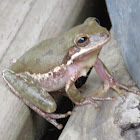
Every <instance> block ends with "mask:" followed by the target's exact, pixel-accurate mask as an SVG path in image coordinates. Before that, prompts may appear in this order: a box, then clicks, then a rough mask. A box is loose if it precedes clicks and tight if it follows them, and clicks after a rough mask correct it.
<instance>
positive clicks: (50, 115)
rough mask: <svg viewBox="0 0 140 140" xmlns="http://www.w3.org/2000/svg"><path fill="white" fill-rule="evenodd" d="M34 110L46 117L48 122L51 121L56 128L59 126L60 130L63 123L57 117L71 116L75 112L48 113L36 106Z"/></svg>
mask: <svg viewBox="0 0 140 140" xmlns="http://www.w3.org/2000/svg"><path fill="white" fill-rule="evenodd" d="M34 110H35V111H36V112H37V113H38V114H39V115H40V116H42V117H43V118H45V119H46V120H47V121H48V122H50V123H51V124H52V125H54V126H55V127H56V128H58V129H59V130H60V129H62V128H63V125H62V124H59V123H58V122H57V121H56V119H62V118H66V117H67V116H70V115H71V114H72V113H73V112H71V111H68V112H67V113H65V114H54V113H46V112H43V111H41V110H40V109H38V108H34Z"/></svg>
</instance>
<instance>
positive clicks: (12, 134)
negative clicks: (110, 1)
mask: <svg viewBox="0 0 140 140" xmlns="http://www.w3.org/2000/svg"><path fill="white" fill-rule="evenodd" d="M84 3H85V1H84V0H80V2H79V1H78V0H71V1H70V2H69V1H67V0H53V1H52V0H10V1H9V0H1V1H0V73H1V72H2V71H3V70H4V69H6V68H8V67H9V66H10V60H11V59H13V58H15V59H18V58H19V57H20V56H21V55H22V54H23V53H25V52H26V51H27V50H28V49H29V48H31V47H32V46H33V45H34V44H36V43H38V42H39V41H41V40H44V39H46V38H51V37H54V36H57V35H58V34H59V33H60V32H62V31H66V30H68V29H69V28H71V27H72V26H73V25H74V24H75V23H76V20H77V17H78V16H79V14H80V12H81V10H82V8H83V5H84ZM75 7H76V8H75ZM71 17H72V18H71ZM79 22H80V20H79ZM0 89H1V90H0V95H1V98H0V139H1V140H15V139H22V140H24V139H26V140H27V139H29V140H35V139H38V138H39V137H41V135H42V134H43V132H44V127H45V124H46V123H44V119H42V118H41V117H39V116H38V117H37V116H36V115H33V114H34V113H31V112H32V111H31V110H30V109H29V108H28V107H27V106H25V105H24V103H22V101H20V100H19V99H18V98H17V97H16V96H15V95H13V94H12V93H11V92H10V90H9V88H8V87H6V85H5V83H4V81H3V80H2V78H0ZM45 122H46V121H45Z"/></svg>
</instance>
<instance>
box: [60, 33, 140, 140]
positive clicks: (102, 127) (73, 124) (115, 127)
mask: <svg viewBox="0 0 140 140" xmlns="http://www.w3.org/2000/svg"><path fill="white" fill-rule="evenodd" d="M99 57H100V58H101V60H102V61H103V62H104V64H105V65H106V66H107V68H108V69H109V71H110V72H111V74H112V75H113V76H114V78H115V79H116V80H117V81H119V82H121V83H125V84H130V83H132V82H133V81H132V80H131V77H130V76H129V74H128V72H127V70H126V67H125V64H124V61H123V58H122V56H121V53H120V49H119V47H118V44H117V41H116V39H115V36H114V33H113V31H111V40H110V41H109V42H108V43H107V44H106V45H105V46H104V47H103V49H102V51H101V53H100V56H99ZM102 88H103V82H102V80H101V79H100V78H99V77H98V75H97V73H96V72H95V70H94V69H92V71H91V73H90V75H89V77H88V80H87V82H86V85H85V86H84V87H83V88H82V89H81V91H82V92H83V93H84V95H85V96H87V95H88V94H90V93H93V92H94V91H95V90H101V89H102ZM133 88H136V87H133ZM136 89H137V88H136ZM122 92H123V93H125V94H126V97H127V98H126V101H125V103H123V104H121V105H120V106H119V103H121V102H122V98H120V97H119V96H118V95H117V94H116V92H115V91H113V90H109V92H108V93H105V94H104V95H100V96H101V97H103V96H105V97H108V96H109V97H112V96H116V97H117V100H116V101H102V102H100V103H99V102H98V105H100V106H101V107H102V110H100V111H99V110H95V108H94V107H93V106H92V105H86V106H81V107H76V108H75V109H74V110H76V112H75V113H74V114H73V115H71V117H70V119H69V121H68V123H67V125H66V127H65V128H64V130H63V132H62V134H61V135H60V137H59V140H65V139H67V140H138V139H140V129H135V130H129V131H127V132H126V133H125V135H124V136H123V137H122V136H121V135H120V134H121V129H120V125H125V124H128V123H140V111H139V109H138V108H137V106H138V105H139V102H140V96H138V95H135V94H133V93H130V92H129V93H128V92H126V91H124V90H122ZM115 123H116V124H115Z"/></svg>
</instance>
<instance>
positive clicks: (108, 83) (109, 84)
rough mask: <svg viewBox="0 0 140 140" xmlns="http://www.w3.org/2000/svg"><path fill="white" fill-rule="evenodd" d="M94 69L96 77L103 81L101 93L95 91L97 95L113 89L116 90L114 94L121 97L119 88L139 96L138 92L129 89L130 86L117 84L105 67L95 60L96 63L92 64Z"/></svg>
mask: <svg viewBox="0 0 140 140" xmlns="http://www.w3.org/2000/svg"><path fill="white" fill-rule="evenodd" d="M94 68H95V70H96V72H97V73H98V75H99V76H100V77H101V79H102V80H103V81H104V89H103V90H102V91H97V93H98V94H103V93H105V92H107V91H108V90H109V89H110V88H113V89H114V90H116V92H117V93H118V94H119V95H123V93H122V92H121V91H120V88H122V89H125V90H127V91H129V92H133V93H135V94H139V93H140V91H136V90H132V89H130V88H129V87H130V85H128V86H127V85H124V84H121V83H119V82H117V81H116V80H115V79H114V77H113V76H112V75H111V74H110V73H109V71H108V69H107V68H106V66H105V65H104V64H103V62H102V61H101V60H100V59H99V58H97V60H96V63H95V64H94Z"/></svg>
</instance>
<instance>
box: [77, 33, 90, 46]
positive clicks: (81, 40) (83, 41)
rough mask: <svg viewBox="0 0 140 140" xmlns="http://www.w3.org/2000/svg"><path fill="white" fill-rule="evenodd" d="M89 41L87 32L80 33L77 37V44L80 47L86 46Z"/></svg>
mask: <svg viewBox="0 0 140 140" xmlns="http://www.w3.org/2000/svg"><path fill="white" fill-rule="evenodd" d="M88 43H89V37H88V35H86V34H80V35H78V36H77V37H76V38H75V44H76V45H77V46H79V47H85V46H86V45H87V44H88Z"/></svg>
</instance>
